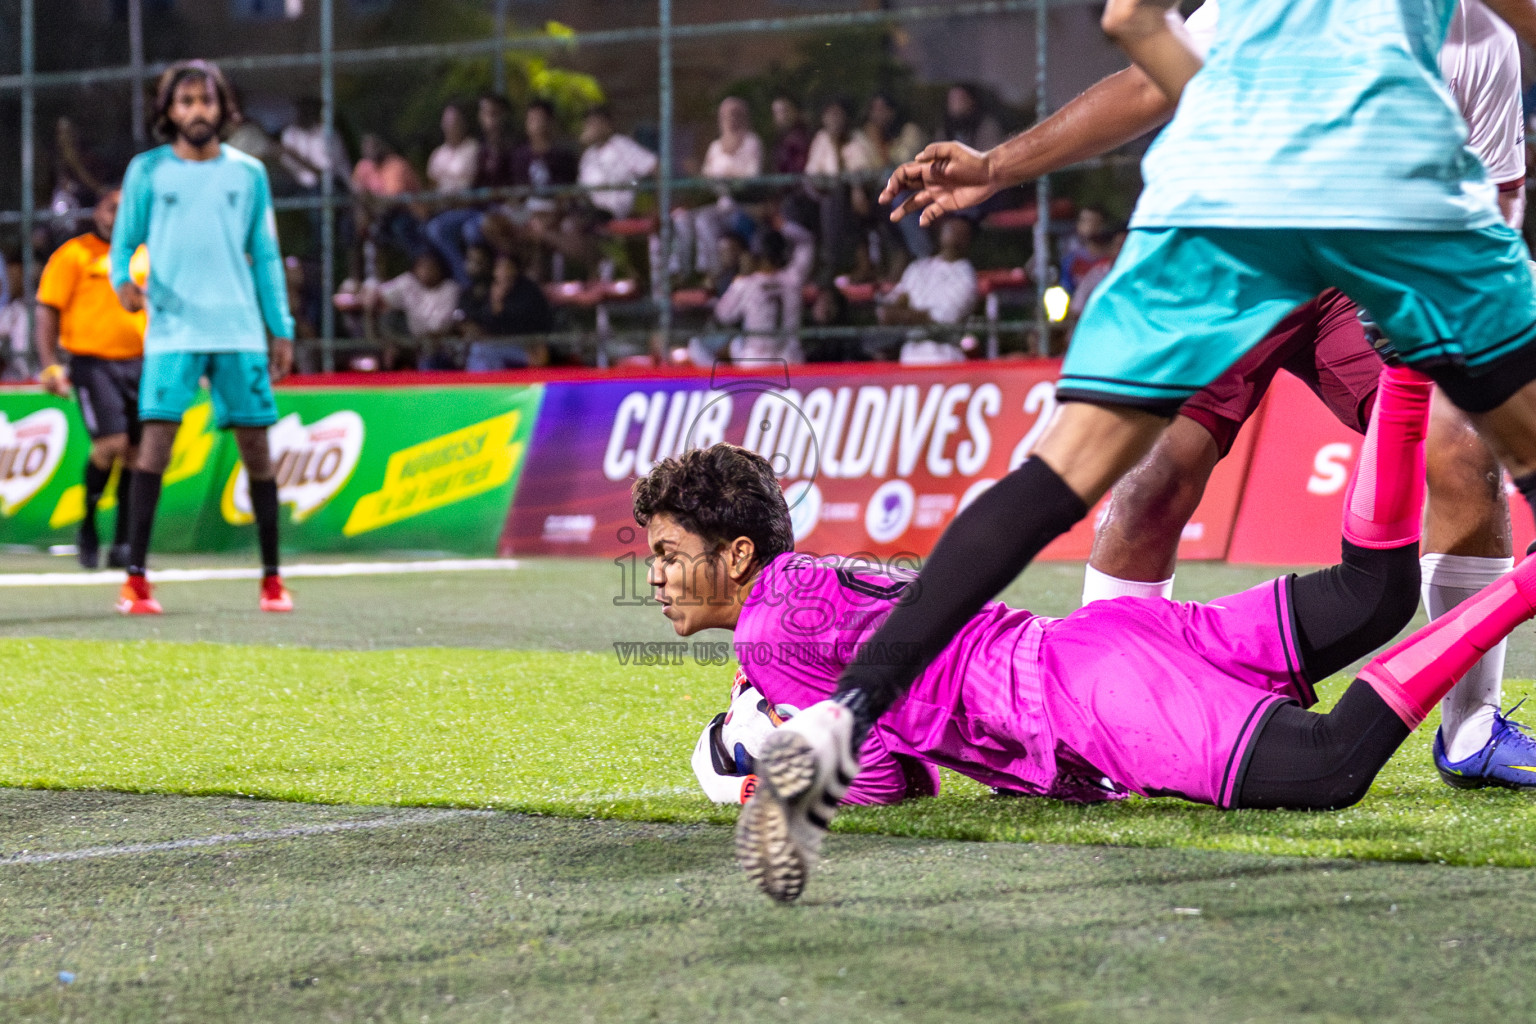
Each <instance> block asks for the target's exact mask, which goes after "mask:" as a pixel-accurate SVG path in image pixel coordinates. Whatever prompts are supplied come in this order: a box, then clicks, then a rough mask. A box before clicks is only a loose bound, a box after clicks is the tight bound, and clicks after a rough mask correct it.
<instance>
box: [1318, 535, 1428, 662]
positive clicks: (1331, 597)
mask: <svg viewBox="0 0 1536 1024" xmlns="http://www.w3.org/2000/svg"><path fill="white" fill-rule="evenodd" d="M1343 547H1344V560H1343V562H1342V563H1340V564H1339V565H1335V566H1330V567H1329V568H1327V569H1323V570H1322V571H1320V572H1312V573H1307V574H1306V575H1305V576H1297V577H1295V578H1294V579H1293V580H1292V581H1291V607H1292V609H1293V610H1294V613H1295V616H1296V633H1297V639H1298V640H1299V641H1300V646H1301V662H1302V669H1303V671H1304V672H1305V674H1306V677H1307V679H1308V680H1309V681H1311V682H1314V683H1315V682H1318V681H1320V680H1323V679H1327V678H1328V677H1329V676H1331V675H1333V674H1334V673H1335V672H1338V671H1339V670H1341V669H1343V668H1344V667H1345V666H1346V665H1348V664H1350V663H1351V662H1353V661H1354V660H1355V659H1357V658H1363V657H1365V656H1366V655H1367V654H1370V653H1371V652H1372V651H1374V650H1376V649H1377V648H1378V647H1381V646H1383V645H1385V644H1386V643H1388V642H1389V641H1390V640H1391V639H1392V638H1393V637H1395V636H1397V634H1398V631H1399V630H1401V629H1402V628H1403V627H1404V626H1406V625H1407V624H1408V622H1409V620H1411V619H1412V618H1413V613H1414V612H1415V611H1417V610H1418V607H1419V548H1418V545H1417V544H1407V545H1404V546H1403V547H1397V548H1384V549H1378V548H1362V547H1359V546H1357V545H1355V544H1351V543H1350V542H1349V541H1347V540H1346V541H1344V542H1343Z"/></svg>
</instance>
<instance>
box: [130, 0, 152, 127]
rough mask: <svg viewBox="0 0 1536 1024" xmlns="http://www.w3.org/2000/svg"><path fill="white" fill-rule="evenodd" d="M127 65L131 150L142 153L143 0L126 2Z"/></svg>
mask: <svg viewBox="0 0 1536 1024" xmlns="http://www.w3.org/2000/svg"><path fill="white" fill-rule="evenodd" d="M128 63H129V65H130V66H131V67H132V68H133V82H132V88H133V94H132V95H131V96H130V97H129V101H130V102H131V103H132V104H133V107H132V109H133V115H132V116H133V148H134V151H135V152H143V151H144V150H145V149H146V148H148V146H149V136H148V126H147V125H146V124H145V123H144V120H145V113H144V0H128Z"/></svg>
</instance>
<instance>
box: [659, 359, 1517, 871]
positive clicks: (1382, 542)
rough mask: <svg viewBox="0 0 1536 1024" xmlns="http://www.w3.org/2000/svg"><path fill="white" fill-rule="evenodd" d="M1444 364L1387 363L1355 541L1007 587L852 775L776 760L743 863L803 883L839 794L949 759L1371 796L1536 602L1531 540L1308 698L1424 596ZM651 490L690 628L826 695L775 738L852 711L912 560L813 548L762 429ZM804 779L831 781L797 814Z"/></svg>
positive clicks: (743, 840) (955, 765)
mask: <svg viewBox="0 0 1536 1024" xmlns="http://www.w3.org/2000/svg"><path fill="white" fill-rule="evenodd" d="M1431 388H1432V385H1431V383H1430V381H1429V379H1428V378H1426V377H1424V376H1423V375H1421V374H1419V373H1417V372H1416V371H1413V370H1410V369H1406V368H1401V367H1388V368H1386V369H1385V370H1383V372H1382V379H1381V387H1380V392H1379V397H1378V400H1377V405H1376V409H1375V412H1374V413H1373V415H1372V419H1371V424H1370V428H1369V431H1368V433H1367V437H1366V444H1365V447H1364V450H1363V451H1362V454H1361V459H1360V463H1359V465H1358V466H1357V468H1356V472H1355V476H1354V478H1353V479H1352V480H1351V483H1350V488H1349V491H1348V494H1347V496H1346V510H1345V516H1344V540H1343V544H1342V547H1343V560H1342V562H1341V564H1339V565H1336V566H1333V567H1331V568H1328V569H1324V570H1322V571H1320V572H1314V573H1309V574H1306V575H1300V576H1297V575H1291V576H1285V577H1281V578H1280V579H1276V580H1272V581H1270V582H1268V583H1265V584H1263V585H1261V586H1258V587H1255V588H1253V589H1251V590H1248V591H1244V592H1243V593H1240V594H1234V595H1232V596H1230V597H1226V598H1222V599H1220V600H1217V601H1213V602H1211V603H1209V604H1194V603H1181V602H1174V601H1167V600H1162V599H1158V598H1139V597H1124V598H1119V599H1116V600H1112V601H1100V602H1095V603H1093V604H1090V605H1087V606H1085V607H1084V608H1082V609H1080V610H1079V611H1077V612H1075V613H1074V614H1072V615H1070V616H1067V617H1066V618H1063V619H1053V618H1048V617H1044V616H1037V615H1034V614H1032V613H1030V612H1027V611H1023V610H1018V609H1013V608H1009V607H1007V606H1006V605H1003V604H1001V603H992V604H989V605H987V606H986V607H984V608H983V609H982V611H981V612H980V613H978V614H977V615H976V616H975V617H973V618H972V619H971V620H970V621H969V622H968V623H967V624H966V625H965V626H964V627H963V628H962V629H961V630H960V631H959V633H958V635H957V636H956V637H955V638H954V639H953V640H952V641H951V642H950V643H949V645H948V646H947V647H946V648H945V649H944V651H943V653H942V654H941V655H940V656H939V657H938V658H937V659H935V660H934V661H933V663H932V664H931V665H930V666H929V667H928V668H927V669H926V670H925V671H924V672H923V673H922V675H921V676H919V677H918V679H917V681H916V683H915V684H914V685H913V687H912V689H911V690H910V691H909V692H908V693H907V694H906V696H905V697H903V698H902V699H901V700H899V701H897V703H896V704H895V705H894V706H893V707H892V709H891V710H890V712H888V713H887V714H885V715H883V716H882V717H881V718H880V719H879V721H878V722H877V723H876V724H875V725H874V727H873V729H872V731H871V732H870V734H869V737H868V739H867V740H866V741H865V743H864V745H863V749H862V754H861V759H860V762H859V763H857V764H855V763H844V764H837V765H835V766H833V771H834V772H835V773H836V774H837V775H838V776H839V780H838V781H839V782H840V783H841V784H840V785H837V786H814V787H806V786H804V785H803V780H802V779H799V778H797V777H794V775H793V773H790V774H789V776H788V777H786V776H785V775H784V774H783V773H782V771H781V770H782V769H783V768H784V765H786V764H789V765H793V762H794V758H792V757H790V758H784V757H778V758H773V759H768V760H767V761H766V762H764V763H767V764H770V765H772V766H773V770H778V771H781V774H780V775H779V776H778V777H775V775H774V773H773V771H769V772H768V773H767V774H765V775H764V777H763V778H762V779H761V780H759V782H758V791H759V792H762V791H763V790H771V791H772V795H771V796H770V797H769V798H759V797H756V796H754V797H753V798H752V799H751V800H749V801H748V802H747V804H746V806H745V807H744V808H743V810H742V817H741V820H740V822H739V824H738V827H737V854H738V858H739V860H740V861H741V863H742V866H743V867H744V868H745V869H746V870H747V872H748V873H749V875H751V876H752V878H753V879H754V881H756V882H757V883H758V884H759V886H761V887H762V888H763V890H764V891H765V892H767V893H768V894H769V895H770V896H772V897H774V898H775V899H779V900H784V901H788V900H793V899H795V898H796V897H797V896H798V895H799V894H800V892H801V890H802V889H803V887H804V884H805V880H806V877H807V874H808V873H809V871H810V868H811V866H812V862H813V860H814V857H815V855H816V852H817V849H818V848H819V845H820V840H821V836H822V835H823V834H824V830H825V828H826V822H827V821H828V820H829V819H830V817H831V814H832V812H833V810H834V809H835V805H833V804H832V803H831V802H830V801H831V800H832V799H833V798H831V797H829V796H826V795H825V794H827V793H829V792H831V791H834V790H835V791H836V792H839V793H843V799H844V800H845V801H848V802H860V803H890V802H894V801H897V800H901V799H903V798H905V797H908V796H915V795H927V794H931V793H933V792H935V791H936V790H937V785H938V774H937V770H936V766H943V767H948V768H952V769H954V770H956V771H958V772H960V773H962V774H964V775H967V776H970V777H971V778H974V779H977V780H978V781H980V782H983V783H985V784H987V785H991V786H995V787H998V788H1000V789H1006V790H1011V791H1016V792H1022V793H1028V794H1035V795H1040V796H1052V797H1057V798H1064V799H1075V800H1084V801H1086V800H1102V799H1113V798H1115V797H1118V796H1121V795H1123V794H1124V793H1126V792H1128V791H1129V792H1136V793H1140V794H1143V795H1147V796H1179V797H1183V798H1185V799H1188V800H1193V801H1197V802H1200V803H1207V804H1212V805H1214V806H1216V807H1220V808H1291V809H1304V810H1326V809H1334V808H1341V807H1347V806H1349V805H1351V804H1353V803H1355V802H1357V801H1358V800H1360V799H1361V798H1362V797H1363V796H1364V795H1365V793H1366V791H1367V790H1368V789H1369V788H1370V785H1371V782H1372V780H1373V779H1374V778H1375V776H1376V773H1377V772H1378V771H1379V770H1380V768H1381V766H1382V765H1383V764H1385V763H1386V761H1387V759H1388V758H1389V757H1391V755H1392V754H1393V752H1394V751H1396V750H1397V748H1398V746H1399V745H1400V744H1401V743H1402V742H1403V740H1404V739H1406V738H1407V736H1408V734H1409V732H1410V731H1411V730H1412V729H1414V728H1415V727H1417V726H1418V725H1419V723H1420V722H1422V721H1423V719H1424V717H1425V716H1426V715H1427V714H1428V712H1429V711H1430V709H1432V708H1433V707H1435V705H1436V703H1437V702H1438V701H1439V700H1440V698H1441V697H1443V696H1444V695H1445V693H1446V691H1447V690H1449V688H1450V687H1451V686H1452V685H1453V684H1454V683H1455V682H1456V680H1457V679H1458V678H1460V676H1461V675H1462V673H1464V672H1465V671H1466V670H1467V669H1468V668H1469V667H1470V666H1471V665H1473V664H1474V663H1475V662H1476V661H1477V660H1478V659H1479V658H1480V657H1481V656H1482V654H1483V652H1485V651H1486V650H1487V649H1488V648H1489V647H1490V646H1492V645H1493V644H1495V643H1497V642H1498V641H1499V640H1501V639H1502V638H1503V637H1504V636H1505V635H1507V634H1508V633H1509V632H1510V631H1511V630H1512V629H1514V627H1515V626H1517V625H1518V624H1520V623H1521V622H1524V621H1526V620H1527V619H1529V618H1530V617H1532V615H1536V559H1527V561H1526V562H1524V563H1522V564H1521V565H1519V566H1517V567H1516V569H1515V570H1514V572H1513V573H1511V574H1510V575H1509V576H1506V577H1505V578H1504V579H1502V580H1501V581H1500V582H1498V583H1496V584H1494V585H1492V586H1490V587H1488V588H1487V589H1486V590H1484V591H1482V592H1481V593H1480V594H1479V595H1477V596H1476V597H1474V598H1473V599H1471V600H1469V601H1467V602H1466V603H1464V604H1462V605H1460V606H1458V607H1457V608H1455V609H1453V610H1452V611H1451V612H1449V613H1448V614H1447V615H1445V616H1444V617H1442V618H1440V619H1437V620H1435V621H1434V622H1433V623H1431V624H1430V625H1429V626H1426V627H1425V628H1424V629H1421V630H1420V631H1418V632H1417V633H1415V634H1413V635H1412V636H1411V637H1409V638H1408V639H1407V640H1405V641H1403V642H1401V643H1399V644H1398V645H1396V646H1395V647H1393V648H1391V649H1390V650H1388V651H1386V652H1384V653H1383V654H1382V655H1380V656H1379V657H1377V658H1376V659H1375V660H1374V661H1372V662H1371V663H1370V664H1368V665H1367V666H1366V667H1365V668H1364V669H1362V670H1361V673H1360V675H1359V676H1358V677H1357V679H1356V680H1355V681H1354V682H1353V683H1352V684H1351V685H1350V686H1349V687H1348V689H1347V690H1346V691H1345V693H1344V695H1343V696H1342V697H1341V698H1340V700H1339V702H1338V704H1337V705H1336V706H1335V707H1334V709H1333V710H1332V711H1330V712H1328V713H1327V714H1317V713H1313V712H1308V711H1305V710H1303V709H1304V708H1306V707H1309V706H1310V705H1311V704H1313V703H1314V701H1315V699H1316V698H1315V695H1314V692H1313V684H1314V683H1315V682H1317V681H1320V680H1322V679H1325V678H1327V677H1328V676H1330V675H1332V674H1334V673H1335V672H1338V671H1340V670H1341V669H1343V668H1344V667H1345V666H1346V665H1348V664H1350V663H1351V662H1353V661H1355V660H1356V659H1358V658H1360V657H1363V656H1365V655H1367V654H1369V653H1371V652H1372V651H1374V650H1376V649H1377V648H1378V647H1380V646H1382V645H1383V644H1385V643H1387V642H1389V641H1390V640H1391V639H1392V638H1393V637H1394V636H1395V635H1396V634H1397V633H1398V631H1399V630H1401V629H1402V627H1403V626H1404V625H1406V624H1407V622H1408V621H1409V620H1410V618H1411V617H1412V615H1413V612H1414V610H1415V608H1416V606H1417V601H1418V580H1419V564H1418V539H1419V520H1420V514H1421V510H1422V508H1423V488H1424V462H1423V438H1424V434H1425V425H1426V422H1427V417H1428V411H1429V399H1430V392H1431ZM634 511H635V518H636V520H637V521H638V522H639V523H640V524H641V525H642V526H644V527H645V528H646V530H647V536H648V540H649V542H650V545H651V547H652V550H653V551H654V553H655V559H654V562H653V564H652V568H651V570H650V583H651V585H652V586H653V587H655V588H656V596H657V598H658V600H659V601H660V602H661V604H662V606H663V612H664V614H665V615H666V616H667V617H668V618H669V619H670V620H671V621H672V623H673V626H674V628H675V629H676V631H677V632H678V633H679V634H680V635H684V636H686V635H689V634H691V633H694V632H697V631H699V630H701V629H707V628H725V629H733V630H735V632H736V649H737V653H738V657H739V659H740V661H741V664H742V673H743V674H744V675H745V677H746V679H747V680H749V681H750V682H751V684H752V685H753V686H754V687H755V688H756V689H757V690H758V691H760V692H761V693H762V695H763V696H764V698H765V699H766V701H767V702H768V704H769V706H783V705H789V706H792V707H795V708H806V709H807V710H806V711H805V712H802V713H800V714H797V715H795V716H794V717H791V718H790V719H789V720H788V721H787V722H786V723H785V724H784V725H783V726H781V727H779V728H778V729H775V730H773V731H772V733H771V734H770V735H769V737H768V739H767V740H766V742H767V743H768V744H770V745H772V744H774V743H784V744H787V745H793V744H794V743H795V738H796V736H797V735H798V733H799V727H802V726H803V725H804V724H805V723H806V720H807V719H809V718H811V717H814V716H826V715H834V716H835V715H844V714H847V713H848V711H847V710H846V709H845V708H843V707H842V706H841V705H838V704H835V703H830V702H827V701H826V698H827V697H828V696H829V695H831V694H832V693H833V691H834V690H835V689H836V685H837V678H838V675H839V673H840V672H841V671H842V669H843V667H844V666H845V665H847V664H848V663H849V662H850V661H851V660H852V658H853V655H854V653H855V652H856V651H857V650H858V649H859V648H860V646H861V645H862V644H864V642H865V641H866V640H868V638H869V637H870V636H871V635H873V634H874V632H875V630H876V629H877V628H878V627H879V625H880V624H881V623H882V622H883V621H884V620H885V618H886V616H887V615H888V614H889V612H890V610H891V608H892V607H893V606H894V605H896V604H897V603H899V602H901V601H903V600H915V599H916V595H914V594H913V593H912V591H913V590H914V589H915V587H916V586H917V584H916V583H914V582H913V581H912V580H909V579H907V578H905V577H904V576H903V575H901V574H895V573H892V572H889V571H885V570H880V569H877V568H870V567H867V566H863V565H861V564H859V563H852V562H847V561H843V560H839V559H835V558H815V557H812V556H809V555H801V554H795V553H794V552H793V539H792V533H791V530H790V525H789V514H788V510H787V508H786V506H785V503H784V499H783V495H782V493H781V492H780V490H779V486H778V483H777V481H776V480H775V479H774V476H773V471H772V469H771V468H770V467H769V466H768V464H767V463H766V462H765V461H764V460H763V459H762V458H761V457H759V456H757V455H756V454H754V453H751V452H748V451H745V450H743V449H740V448H735V447H733V446H730V445H716V446H715V447H713V448H710V449H708V450H704V451H691V452H688V453H686V454H685V455H683V456H682V457H681V458H679V459H675V460H674V459H668V460H665V461H664V462H662V463H660V464H658V465H657V466H656V468H655V469H654V470H652V472H651V473H650V474H649V475H648V476H646V477H645V478H643V479H641V480H640V481H638V482H637V483H636V485H635V489H634ZM871 654H875V655H876V656H882V655H881V652H866V654H865V655H864V657H866V658H867V657H869V656H870V655H871ZM883 656H885V657H889V658H892V659H896V660H898V661H899V660H901V659H903V658H908V657H910V652H906V651H901V650H892V651H888V652H883ZM826 726H827V723H821V722H817V723H811V724H810V727H811V728H813V729H825V728H826ZM696 760H697V759H696ZM721 767H726V766H724V765H722V766H721ZM850 783H851V786H850ZM797 785H799V786H801V788H802V789H803V791H804V792H805V794H806V799H809V800H814V801H822V802H827V803H828V805H827V806H807V807H804V808H799V810H801V811H802V812H803V813H801V814H798V815H788V814H785V813H784V807H785V805H786V804H788V805H790V806H794V802H795V800H796V799H797V794H796V792H795V787H796V786H797ZM845 790H846V792H844V791H845Z"/></svg>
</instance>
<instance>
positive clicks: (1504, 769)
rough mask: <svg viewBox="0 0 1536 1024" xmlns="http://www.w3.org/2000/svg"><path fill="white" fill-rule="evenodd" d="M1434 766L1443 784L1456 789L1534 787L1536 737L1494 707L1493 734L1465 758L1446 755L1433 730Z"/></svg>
mask: <svg viewBox="0 0 1536 1024" xmlns="http://www.w3.org/2000/svg"><path fill="white" fill-rule="evenodd" d="M1524 703H1525V701H1523V700H1522V701H1521V702H1520V704H1524ZM1520 704H1516V705H1515V706H1514V707H1512V708H1510V709H1509V714H1510V715H1513V714H1514V713H1515V712H1516V711H1517V710H1518V709H1519V707H1520ZM1435 769H1436V770H1437V771H1439V772H1440V777H1441V778H1442V779H1444V780H1445V782H1446V785H1449V786H1455V787H1456V788H1457V789H1483V788H1485V787H1488V786H1498V787H1501V788H1503V789H1536V739H1533V738H1532V737H1531V736H1530V729H1529V727H1528V726H1525V725H1521V724H1520V723H1519V722H1516V721H1513V720H1511V718H1510V717H1509V716H1508V715H1502V714H1499V713H1498V712H1497V711H1495V712H1494V713H1493V735H1492V736H1491V737H1489V739H1488V742H1487V744H1485V745H1484V746H1483V749H1482V750H1479V751H1478V752H1477V753H1475V754H1473V755H1472V756H1471V757H1469V758H1467V759H1466V760H1464V761H1451V760H1448V759H1447V758H1446V756H1445V742H1444V740H1443V739H1442V737H1441V735H1440V731H1439V730H1438V729H1437V730H1435Z"/></svg>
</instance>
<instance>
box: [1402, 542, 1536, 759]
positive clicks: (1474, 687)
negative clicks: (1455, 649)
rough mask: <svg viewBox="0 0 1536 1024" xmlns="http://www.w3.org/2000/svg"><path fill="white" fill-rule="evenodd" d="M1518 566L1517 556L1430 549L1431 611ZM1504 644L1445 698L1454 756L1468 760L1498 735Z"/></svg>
mask: <svg viewBox="0 0 1536 1024" xmlns="http://www.w3.org/2000/svg"><path fill="white" fill-rule="evenodd" d="M1514 567H1515V560H1514V559H1513V558H1478V557H1476V556H1473V555H1425V556H1424V557H1423V558H1421V559H1419V571H1420V573H1421V574H1422V580H1423V582H1422V584H1421V585H1422V589H1423V595H1424V607H1425V609H1426V610H1427V611H1428V612H1429V617H1430V618H1431V619H1438V618H1439V617H1440V616H1442V615H1444V614H1445V613H1446V612H1448V611H1450V610H1451V609H1452V608H1455V607H1456V606H1457V605H1458V604H1461V602H1463V601H1465V600H1466V599H1467V598H1469V597H1471V596H1472V595H1473V594H1476V593H1477V592H1478V591H1479V590H1482V589H1483V588H1484V587H1486V586H1487V585H1488V584H1490V583H1492V582H1494V581H1495V580H1497V579H1498V578H1499V577H1500V576H1503V575H1504V574H1505V573H1507V572H1509V571H1510V570H1511V569H1513V568H1514ZM1504 650H1505V644H1504V643H1503V642H1500V643H1499V645H1498V646H1497V647H1495V648H1493V649H1492V650H1490V651H1489V652H1488V653H1487V654H1485V655H1483V660H1481V661H1479V662H1478V663H1477V664H1476V665H1473V666H1472V670H1471V671H1470V672H1468V673H1467V674H1466V675H1465V676H1463V677H1462V680H1461V682H1459V683H1457V684H1456V685H1455V686H1454V687H1452V688H1451V692H1450V693H1449V694H1447V695H1446V697H1445V699H1444V700H1442V701H1441V702H1440V735H1441V737H1442V738H1443V739H1444V741H1445V755H1446V757H1448V758H1450V759H1451V760H1452V761H1465V760H1466V759H1467V758H1469V757H1471V756H1472V755H1473V754H1475V753H1477V752H1478V751H1479V750H1481V749H1483V747H1485V746H1486V745H1487V744H1488V740H1489V739H1490V738H1491V737H1492V736H1493V713H1494V712H1495V711H1497V710H1499V708H1500V707H1501V704H1500V703H1499V702H1500V700H1501V699H1502V696H1503V686H1504Z"/></svg>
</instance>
